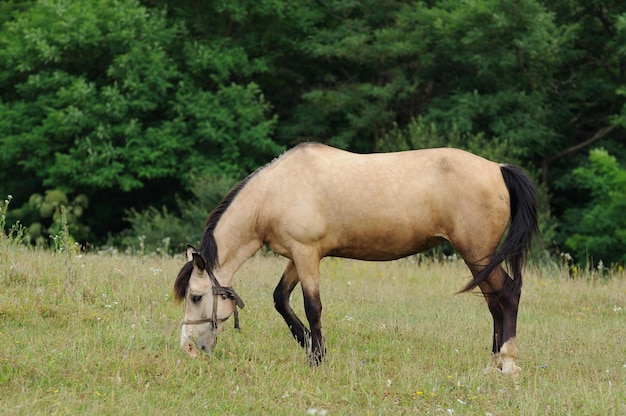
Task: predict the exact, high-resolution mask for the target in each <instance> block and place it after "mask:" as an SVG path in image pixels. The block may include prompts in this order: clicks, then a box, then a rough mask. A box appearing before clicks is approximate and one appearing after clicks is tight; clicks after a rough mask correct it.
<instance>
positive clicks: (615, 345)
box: [0, 246, 626, 415]
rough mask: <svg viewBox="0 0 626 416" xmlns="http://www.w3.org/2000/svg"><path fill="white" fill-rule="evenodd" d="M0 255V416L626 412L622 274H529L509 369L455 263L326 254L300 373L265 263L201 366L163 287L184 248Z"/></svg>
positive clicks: (246, 276)
mask: <svg viewBox="0 0 626 416" xmlns="http://www.w3.org/2000/svg"><path fill="white" fill-rule="evenodd" d="M0 250H1V251H0V339H2V342H1V343H0V409H3V410H2V412H4V413H7V414H79V413H85V414H102V415H107V414H111V415H113V414H115V415H120V414H129V415H130V414H133V415H134V414H140V413H141V414H173V413H175V412H179V413H181V414H191V413H196V412H200V413H203V414H223V415H244V414H271V415H305V414H318V415H323V414H328V415H364V414H373V415H378V414H393V415H398V414H444V415H450V414H455V415H486V414H492V415H501V414H518V415H536V414H554V415H566V414H573V415H577V414H590V415H595V414H597V415H611V414H613V415H619V414H626V277H625V276H624V275H623V273H621V272H620V273H614V274H612V275H611V276H609V277H601V278H598V277H594V278H589V279H577V280H572V279H570V278H569V277H568V276H567V275H566V273H565V272H564V271H563V270H561V269H559V268H553V269H543V270H538V271H533V270H529V271H527V273H526V286H525V289H524V293H523V299H522V306H521V310H520V318H519V319H520V323H519V334H518V346H519V348H520V359H519V361H518V364H519V365H520V366H521V367H522V375H521V376H520V377H518V378H516V379H512V378H509V377H506V376H501V375H498V374H487V375H485V374H483V372H482V369H483V368H484V366H485V365H486V364H487V362H488V358H489V349H490V331H491V318H490V316H489V313H488V311H487V308H486V306H485V305H484V301H483V299H482V298H481V297H479V296H473V295H454V293H455V292H456V291H457V290H459V289H460V288H461V287H462V286H463V285H464V283H465V282H467V278H468V276H469V272H468V271H467V269H466V268H465V266H464V265H463V264H462V263H461V262H458V261H451V262H445V263H441V264H435V263H432V262H424V263H422V264H417V263H415V262H412V261H410V260H404V261H398V262H391V263H365V262H355V261H346V260H337V259H327V260H325V261H324V262H323V267H322V269H323V270H322V273H323V276H324V278H323V282H322V296H323V298H322V300H323V303H324V314H323V323H324V329H325V334H326V341H327V347H328V352H329V356H328V360H327V361H326V362H325V363H324V364H323V365H321V366H320V367H318V368H311V367H308V366H307V365H306V359H305V356H304V353H303V352H302V351H301V350H300V348H299V347H298V346H297V344H296V342H295V341H293V340H292V339H291V338H290V335H289V331H288V329H287V328H286V326H285V325H284V323H283V321H282V318H281V317H280V316H279V315H278V314H277V313H276V312H274V310H273V304H272V296H271V294H272V291H273V288H274V286H275V284H276V283H277V281H278V278H279V276H280V274H281V273H282V268H283V267H284V266H285V264H286V262H285V261H284V260H282V259H279V258H277V257H271V256H269V257H263V256H258V257H255V258H253V259H251V260H250V261H249V262H248V263H246V264H245V265H244V266H243V268H242V269H241V270H240V271H239V273H238V275H237V277H236V279H235V287H236V289H237V292H238V293H239V294H240V295H241V296H242V298H243V299H244V300H245V301H246V308H245V309H244V310H242V312H241V323H242V331H241V333H236V332H235V331H234V330H233V329H232V327H230V326H229V327H227V328H226V330H225V332H224V334H223V335H221V336H220V339H219V341H218V344H217V347H216V351H215V354H214V355H213V356H212V357H211V358H210V359H189V358H187V357H186V356H185V355H183V353H182V352H181V351H179V349H178V338H179V330H180V328H179V323H180V320H181V319H182V313H183V311H182V306H181V305H180V304H176V303H175V302H174V301H173V300H172V294H171V286H172V283H173V279H174V277H175V275H176V273H177V272H178V270H179V268H180V266H181V265H182V261H183V260H182V258H177V259H161V258H158V257H145V258H143V259H142V258H139V257H126V256H121V255H107V254H105V255H83V256H69V257H68V256H67V255H66V254H63V253H60V254H59V253H51V252H43V251H33V250H26V249H22V248H15V247H5V246H1V247H0ZM296 292H297V291H296ZM296 292H294V299H293V303H294V305H295V306H297V308H296V310H297V312H298V313H299V314H301V315H302V316H303V313H302V307H301V302H302V298H301V295H300V294H299V293H296Z"/></svg>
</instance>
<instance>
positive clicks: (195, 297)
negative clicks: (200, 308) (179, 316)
mask: <svg viewBox="0 0 626 416" xmlns="http://www.w3.org/2000/svg"><path fill="white" fill-rule="evenodd" d="M201 300H202V295H191V301H192V302H193V303H198V302H200V301H201Z"/></svg>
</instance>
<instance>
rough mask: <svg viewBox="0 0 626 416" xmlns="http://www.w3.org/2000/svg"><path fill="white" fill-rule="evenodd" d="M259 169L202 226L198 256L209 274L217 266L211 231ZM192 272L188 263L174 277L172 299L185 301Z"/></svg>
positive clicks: (233, 191)
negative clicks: (202, 231)
mask: <svg viewBox="0 0 626 416" xmlns="http://www.w3.org/2000/svg"><path fill="white" fill-rule="evenodd" d="M259 170H260V169H257V170H256V171H254V172H253V173H251V174H250V175H248V177H247V178H245V179H244V180H242V181H241V182H239V183H238V184H237V185H235V187H234V188H233V189H231V190H230V191H229V192H228V193H227V194H226V196H225V197H224V199H222V202H220V203H219V204H218V205H217V207H215V208H214V209H213V211H211V213H210V214H209V217H208V218H207V220H206V224H205V226H204V233H202V240H201V241H200V253H199V254H200V255H201V256H202V259H203V260H204V262H205V265H206V270H207V271H208V272H209V273H211V272H212V270H213V269H214V268H215V266H217V243H216V242H215V237H214V236H213V231H215V227H216V226H217V223H218V222H219V220H220V218H222V215H224V212H226V210H227V209H228V207H229V206H230V204H231V203H232V202H233V200H234V199H235V197H236V196H237V195H238V194H239V192H240V191H241V190H242V189H243V188H244V186H246V185H247V184H248V182H249V181H250V179H251V178H252V177H253V176H254V175H256V174H257V172H258V171H259ZM192 270H193V265H192V262H190V261H188V262H187V263H185V265H184V266H183V268H182V269H181V270H180V272H179V273H178V276H177V277H176V281H175V282H174V298H175V299H176V300H183V299H185V295H186V293H187V286H189V278H190V277H191V271H192Z"/></svg>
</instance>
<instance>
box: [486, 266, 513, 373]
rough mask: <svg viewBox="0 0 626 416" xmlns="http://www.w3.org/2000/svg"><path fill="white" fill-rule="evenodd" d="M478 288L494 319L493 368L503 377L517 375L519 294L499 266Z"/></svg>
mask: <svg viewBox="0 0 626 416" xmlns="http://www.w3.org/2000/svg"><path fill="white" fill-rule="evenodd" d="M479 287H480V289H481V291H482V292H483V294H484V296H485V299H486V301H487V306H488V307H489V311H490V312H491V315H492V317H493V346H492V352H493V359H494V364H495V367H496V368H499V369H500V370H502V372H503V373H510V374H513V375H515V374H518V373H519V372H520V368H519V367H518V366H517V365H515V359H516V358H517V346H516V344H515V336H516V332H517V312H518V308H519V301H520V295H521V290H520V288H519V287H517V286H516V285H515V284H514V282H513V280H512V279H511V278H510V277H509V276H508V274H507V273H506V272H505V271H504V269H503V268H502V266H498V267H497V268H496V270H494V272H493V273H492V274H491V276H489V278H488V279H487V280H485V281H484V282H483V283H481V284H480V285H479Z"/></svg>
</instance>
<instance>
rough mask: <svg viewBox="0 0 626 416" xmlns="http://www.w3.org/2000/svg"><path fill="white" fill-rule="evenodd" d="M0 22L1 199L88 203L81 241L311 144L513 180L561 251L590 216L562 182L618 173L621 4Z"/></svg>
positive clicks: (613, 250) (3, 12) (76, 14)
mask: <svg viewBox="0 0 626 416" xmlns="http://www.w3.org/2000/svg"><path fill="white" fill-rule="evenodd" d="M0 25H2V26H1V27H2V30H0V192H4V193H5V194H8V193H11V194H12V195H13V196H14V197H15V201H16V203H17V205H18V206H22V205H23V204H26V203H27V201H28V198H29V197H30V195H32V194H35V193H39V194H43V193H44V191H45V190H46V189H59V190H61V191H63V192H64V193H66V194H68V195H78V194H84V195H86V196H87V198H88V199H89V201H90V209H89V210H88V212H86V213H85V215H84V216H83V219H82V222H83V223H84V224H85V225H86V226H88V227H89V229H90V235H89V237H88V238H89V239H90V240H95V241H96V242H97V243H100V242H102V241H103V240H104V239H105V238H106V236H107V234H112V237H111V238H112V239H117V241H119V240H120V239H118V238H117V237H118V235H117V234H118V233H119V232H120V231H121V230H122V229H123V228H125V227H128V226H129V223H128V221H124V220H123V218H124V212H131V213H132V212H136V213H141V212H146V213H148V212H152V217H153V218H154V219H155V221H156V220H157V218H158V216H157V213H160V214H159V215H161V217H162V218H163V221H165V222H167V221H168V220H169V219H170V218H173V217H178V215H179V213H178V211H179V207H178V206H179V205H180V204H184V203H185V202H187V201H188V200H190V199H193V198H194V194H193V191H192V189H191V188H192V184H193V178H195V177H202V176H211V177H225V178H229V179H231V180H233V181H234V180H238V179H240V178H241V177H243V176H244V175H245V174H247V173H249V172H250V171H252V170H254V169H256V168H257V167H258V166H261V165H263V164H265V163H267V162H268V161H269V160H271V159H272V158H273V157H275V156H276V155H277V154H279V153H280V152H281V151H282V150H283V149H284V148H285V147H288V146H291V145H293V144H295V143H297V142H301V141H305V140H316V141H321V142H326V143H329V144H333V145H336V146H339V147H342V148H346V149H349V150H353V151H358V152H371V151H387V150H392V149H403V148H419V147H425V146H456V147H462V148H464V149H468V150H471V151H474V152H478V153H479V154H481V155H483V156H486V157H488V158H491V159H494V160H497V161H499V162H505V163H516V164H520V165H522V166H524V167H525V168H526V169H527V170H528V171H529V172H530V173H531V174H532V175H533V177H535V178H537V182H539V185H540V188H541V192H542V194H543V195H544V197H545V198H546V200H545V201H542V205H543V207H544V208H543V212H544V213H543V214H542V215H543V216H544V218H545V220H544V225H543V228H544V230H549V231H548V235H547V239H548V240H547V241H546V242H547V244H548V245H550V246H553V245H555V246H556V247H554V250H556V251H557V252H560V251H562V250H564V249H566V247H569V246H565V241H566V240H567V239H568V238H569V237H571V235H569V234H568V231H567V230H568V228H569V227H567V225H568V224H569V222H570V219H569V218H567V216H566V212H569V210H571V209H575V208H576V205H577V204H578V203H579V202H582V203H584V204H587V203H589V204H594V203H595V202H594V201H597V199H596V198H593V199H592V198H591V196H590V195H585V194H584V193H581V192H580V190H579V186H580V185H579V184H577V183H576V182H575V181H573V180H571V178H572V177H573V176H572V171H573V170H574V169H576V168H577V167H578V166H581V165H583V164H585V163H586V158H585V157H584V156H585V154H586V152H587V151H588V150H589V149H590V148H591V147H594V146H602V147H603V148H605V149H606V150H607V151H608V152H609V153H610V154H611V155H612V156H613V157H615V158H616V160H617V161H618V162H619V163H621V164H624V161H625V160H626V146H625V145H624V143H625V140H624V132H625V127H626V48H624V45H625V44H626V3H620V2H615V1H610V0H597V1H593V2H586V1H582V0H566V1H561V2H547V1H543V0H520V1H517V2H511V1H506V0H476V1H471V2H458V1H451V0H435V1H428V2H415V1H409V0H394V1H383V0H364V1H354V0H336V1H332V2H310V1H305V0H290V1H287V0H231V1H212V0H198V1H194V2H179V1H175V0H142V1H141V2H139V1H137V0H114V1H108V2H104V3H103V2H99V1H97V0H85V1H81V2H67V1H62V0H38V1H11V2H3V3H2V4H1V5H0ZM177 198H178V200H179V201H177ZM162 207H164V208H162ZM133 210H134V211H133ZM133 215H134V214H129V216H128V217H129V218H133ZM139 215H142V214H139ZM146 215H147V214H146ZM23 222H24V223H26V222H25V218H24V219H23ZM183 222H185V221H184V220H183ZM26 224H27V223H26ZM172 224H173V225H174V224H175V221H172ZM27 225H28V224H27ZM177 227H178V226H177ZM556 228H558V229H559V230H560V235H559V236H555V235H554V232H553V231H554V230H555V229H556ZM583 234H584V233H583ZM585 235H586V234H585ZM156 237H157V236H156V235H155V238H156ZM160 238H161V239H162V238H165V236H164V235H163V236H161V237H160ZM155 241H156V240H155ZM596 246H597V247H600V246H603V247H604V248H605V249H606V250H608V251H607V252H605V253H602V254H600V253H597V255H600V256H601V257H602V258H621V256H622V255H623V252H624V250H623V248H620V247H621V246H618V245H614V244H604V245H596ZM577 257H578V256H577Z"/></svg>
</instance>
